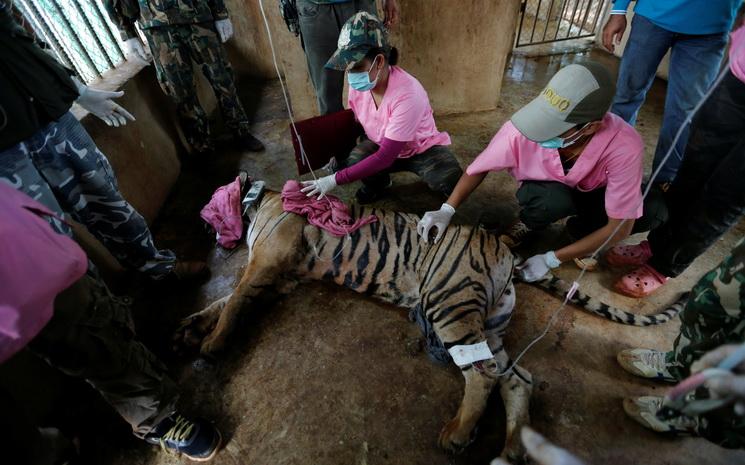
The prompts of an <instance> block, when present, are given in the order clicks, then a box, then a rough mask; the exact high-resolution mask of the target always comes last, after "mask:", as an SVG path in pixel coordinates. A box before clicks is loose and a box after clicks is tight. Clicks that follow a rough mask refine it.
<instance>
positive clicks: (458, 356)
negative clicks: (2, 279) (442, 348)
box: [448, 341, 494, 367]
mask: <svg viewBox="0 0 745 465" xmlns="http://www.w3.org/2000/svg"><path fill="white" fill-rule="evenodd" d="M448 353H450V356H451V357H453V361H454V362H455V364H456V365H458V366H459V367H464V366H466V365H470V364H472V363H474V362H480V361H482V360H487V359H490V358H493V357H494V355H493V354H492V353H491V350H489V344H487V343H486V341H481V342H479V343H478V344H468V345H459V346H453V347H451V348H449V349H448Z"/></svg>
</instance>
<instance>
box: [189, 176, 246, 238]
mask: <svg viewBox="0 0 745 465" xmlns="http://www.w3.org/2000/svg"><path fill="white" fill-rule="evenodd" d="M199 215H200V216H201V217H202V219H203V220H204V221H206V222H207V223H209V224H210V226H212V227H213V228H214V229H215V231H216V232H217V243H218V244H220V245H221V246H223V247H225V248H226V249H232V248H235V246H236V245H238V241H240V239H241V236H242V235H243V218H242V217H241V178H240V176H238V177H236V178H235V181H233V182H231V183H230V184H226V185H224V186H222V187H219V188H218V189H217V190H216V191H215V193H214V194H212V199H211V200H210V201H209V203H208V204H207V205H205V206H204V208H202V211H201V212H200V213H199Z"/></svg>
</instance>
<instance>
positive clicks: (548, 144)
mask: <svg viewBox="0 0 745 465" xmlns="http://www.w3.org/2000/svg"><path fill="white" fill-rule="evenodd" d="M588 124H590V123H586V124H585V125H584V126H582V127H581V128H579V130H578V131H577V132H576V133H574V135H573V136H572V137H567V138H566V139H564V138H563V137H559V136H556V137H552V138H551V139H548V140H544V141H543V142H540V143H539V144H540V146H541V147H543V148H544V149H564V148H567V147H569V146H570V145H572V144H574V143H575V142H577V141H578V140H579V139H580V137H582V134H581V133H582V130H583V129H584V128H586V127H587V125H588Z"/></svg>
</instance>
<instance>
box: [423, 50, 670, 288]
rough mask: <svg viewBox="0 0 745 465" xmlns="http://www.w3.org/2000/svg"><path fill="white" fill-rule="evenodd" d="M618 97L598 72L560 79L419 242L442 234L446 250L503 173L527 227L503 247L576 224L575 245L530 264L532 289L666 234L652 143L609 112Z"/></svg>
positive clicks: (515, 229) (502, 137) (591, 68)
mask: <svg viewBox="0 0 745 465" xmlns="http://www.w3.org/2000/svg"><path fill="white" fill-rule="evenodd" d="M613 93H614V85H613V80H612V78H611V76H610V73H608V71H607V70H606V69H605V68H604V67H603V66H601V65H599V64H597V63H592V62H589V63H584V64H572V65H569V66H566V67H564V68H562V69H561V70H559V71H558V72H557V73H556V74H555V75H554V76H553V77H552V78H551V81H550V82H549V83H548V85H547V86H546V87H545V88H544V89H543V91H542V92H541V93H540V95H539V96H538V97H536V98H535V99H534V100H532V101H531V102H530V103H528V104H527V105H525V106H524V107H523V108H521V109H520V110H519V111H518V112H517V113H515V114H514V115H512V117H511V118H510V121H508V122H506V123H505V124H504V125H503V126H502V128H501V129H500V130H499V132H498V133H497V134H496V135H495V136H494V138H493V139H492V141H491V143H490V144H489V146H488V147H487V148H486V149H485V150H484V151H483V152H482V153H481V154H480V155H479V156H478V157H477V158H476V160H474V162H473V163H471V165H469V166H468V168H467V169H466V174H464V175H463V177H462V178H461V179H460V181H458V185H457V186H456V187H455V189H454V191H453V193H452V194H451V195H450V197H449V198H448V200H447V202H446V203H444V204H443V205H442V207H441V208H440V210H438V211H431V212H427V213H425V215H424V216H423V217H422V219H421V221H420V222H419V225H418V228H417V230H418V232H419V234H420V235H421V236H422V237H423V238H424V239H425V240H426V239H428V238H429V233H430V231H431V230H432V229H433V228H434V229H435V230H436V231H437V233H436V235H435V241H438V240H440V239H441V238H442V236H443V235H444V234H445V229H446V228H447V226H448V224H449V223H450V220H451V218H452V216H453V214H454V213H455V209H456V208H458V206H459V205H460V204H461V203H462V202H464V201H465V200H466V199H467V198H468V196H469V195H470V194H471V192H473V191H474V190H475V189H476V187H478V186H479V184H481V182H482V181H483V180H484V178H485V177H486V175H487V174H488V173H489V172H491V171H504V170H506V171H508V172H509V173H510V174H511V175H512V176H514V177H515V178H516V179H517V181H518V182H520V188H519V189H518V190H517V193H516V196H517V200H518V203H519V204H520V219H519V221H517V222H516V223H515V224H514V225H513V226H512V228H510V230H509V231H508V232H507V233H506V234H503V235H502V236H500V240H502V242H504V243H506V244H507V245H508V246H510V247H516V246H517V245H519V243H520V242H521V240H522V239H523V237H524V236H525V234H526V233H527V232H530V231H534V230H539V229H543V228H546V227H547V226H549V225H550V224H552V223H554V222H556V221H559V220H561V219H563V218H566V217H571V218H569V220H568V221H567V224H566V225H567V231H568V232H569V235H570V236H572V237H573V238H574V242H573V243H571V244H569V245H567V246H565V247H562V248H560V249H557V250H552V251H549V252H546V253H544V254H540V255H535V256H533V257H531V258H529V259H528V260H526V262H525V263H524V264H523V265H522V266H521V270H520V271H521V274H522V277H523V279H524V280H526V281H537V280H539V279H541V278H542V277H544V276H545V275H546V274H547V273H548V272H549V270H550V269H551V268H556V267H558V266H559V265H560V264H561V263H562V262H565V261H569V260H575V261H576V262H577V264H578V265H580V266H584V265H585V263H584V262H583V261H582V259H583V258H585V257H587V256H588V255H589V254H590V253H592V252H593V251H595V250H596V249H597V248H598V247H600V246H601V245H602V244H603V243H605V242H606V240H608V241H609V243H611V244H612V243H615V242H618V241H620V240H621V239H623V238H625V237H626V236H628V235H629V234H630V233H632V232H642V231H648V230H650V229H652V228H654V227H656V226H659V225H660V224H661V223H662V222H664V221H665V219H666V218H667V209H666V208H665V206H664V202H663V201H662V199H661V198H659V195H650V196H649V197H648V198H647V199H646V201H643V199H642V192H641V184H642V168H643V166H642V162H643V158H644V143H643V141H642V138H641V136H639V134H638V133H637V132H636V130H635V129H634V128H633V127H631V126H630V125H629V124H628V123H626V122H625V121H623V120H622V119H621V118H620V117H618V116H616V115H614V114H612V113H609V112H608V109H609V108H610V105H611V101H612V99H613ZM652 192H653V193H655V194H659V193H658V192H655V191H652Z"/></svg>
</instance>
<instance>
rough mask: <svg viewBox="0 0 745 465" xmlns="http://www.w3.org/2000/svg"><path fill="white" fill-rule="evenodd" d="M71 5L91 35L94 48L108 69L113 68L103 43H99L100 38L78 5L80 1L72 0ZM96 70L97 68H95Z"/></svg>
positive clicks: (112, 62)
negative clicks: (94, 44) (98, 51)
mask: <svg viewBox="0 0 745 465" xmlns="http://www.w3.org/2000/svg"><path fill="white" fill-rule="evenodd" d="M72 3H73V4H74V5H75V9H76V10H77V11H78V13H79V14H80V17H81V18H82V19H83V22H84V23H85V26H86V27H87V28H88V31H90V33H91V35H92V36H93V40H94V41H95V42H96V47H98V49H99V50H100V51H101V54H102V55H103V57H104V58H105V59H106V62H107V63H108V64H109V68H113V67H114V61H113V60H112V59H111V57H109V54H108V53H107V52H106V47H104V45H103V42H101V38H100V37H98V33H97V32H96V29H95V28H94V27H93V24H91V21H90V19H89V18H88V15H86V14H85V11H84V10H83V7H82V6H81V5H80V1H79V0H72ZM73 32H75V31H73ZM96 70H98V67H96Z"/></svg>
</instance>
